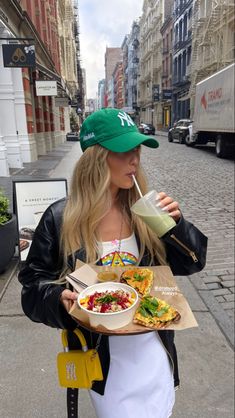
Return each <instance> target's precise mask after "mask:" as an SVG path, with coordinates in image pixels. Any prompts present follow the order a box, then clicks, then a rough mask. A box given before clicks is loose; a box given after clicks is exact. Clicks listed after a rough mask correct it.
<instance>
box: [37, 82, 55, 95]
mask: <svg viewBox="0 0 235 418" xmlns="http://www.w3.org/2000/svg"><path fill="white" fill-rule="evenodd" d="M36 94H37V96H57V82H56V81H36Z"/></svg>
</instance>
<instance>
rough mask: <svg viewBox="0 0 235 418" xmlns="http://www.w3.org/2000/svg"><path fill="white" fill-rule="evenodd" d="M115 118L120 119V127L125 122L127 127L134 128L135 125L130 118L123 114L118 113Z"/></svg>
mask: <svg viewBox="0 0 235 418" xmlns="http://www.w3.org/2000/svg"><path fill="white" fill-rule="evenodd" d="M117 117H118V118H119V119H120V121H121V125H122V126H124V125H125V123H124V122H126V123H127V125H128V126H131V125H132V126H134V125H135V124H134V122H133V120H132V119H131V117H130V116H129V115H128V114H127V113H125V112H119V113H118V115H117Z"/></svg>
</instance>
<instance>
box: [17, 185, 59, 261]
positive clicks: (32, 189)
mask: <svg viewBox="0 0 235 418" xmlns="http://www.w3.org/2000/svg"><path fill="white" fill-rule="evenodd" d="M66 196H67V180H66V179H50V180H33V181H28V180H25V181H24V180H22V181H18V180H16V181H14V182H13V202H14V212H15V213H16V216H17V222H18V238H19V254H20V259H21V261H25V260H26V257H27V255H28V252H29V248H30V246H31V243H32V239H33V235H34V232H35V229H36V227H37V225H38V223H39V221H40V219H41V217H42V215H43V213H44V211H45V210H46V209H47V208H48V206H50V205H51V204H52V203H54V202H56V201H57V200H59V199H62V198H64V197H66Z"/></svg>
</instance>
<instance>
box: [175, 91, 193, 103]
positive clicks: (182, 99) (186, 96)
mask: <svg viewBox="0 0 235 418" xmlns="http://www.w3.org/2000/svg"><path fill="white" fill-rule="evenodd" d="M188 99H190V95H189V93H188V94H186V95H185V96H182V97H179V99H178V102H183V101H184V100H188Z"/></svg>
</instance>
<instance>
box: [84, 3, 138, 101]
mask: <svg viewBox="0 0 235 418" xmlns="http://www.w3.org/2000/svg"><path fill="white" fill-rule="evenodd" d="M142 5H143V0H79V1H78V10H79V23H80V52H81V65H82V68H85V70H86V84H87V98H95V97H96V93H97V90H98V82H99V80H101V79H103V78H104V77H105V71H104V55H105V50H106V46H107V47H109V48H110V47H119V48H120V47H121V45H122V42H123V40H124V37H125V35H126V34H128V33H130V31H131V26H132V22H133V20H135V19H137V18H138V17H140V16H141V14H142Z"/></svg>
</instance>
